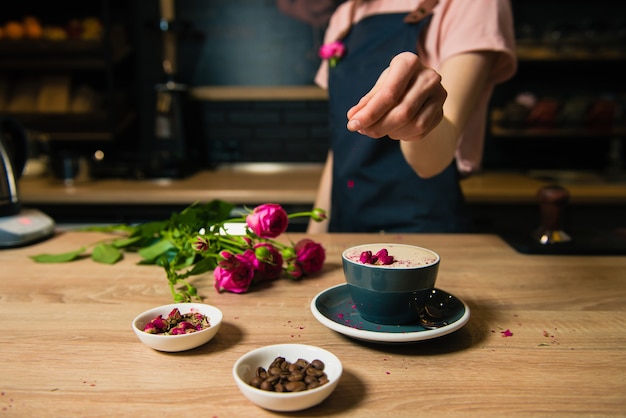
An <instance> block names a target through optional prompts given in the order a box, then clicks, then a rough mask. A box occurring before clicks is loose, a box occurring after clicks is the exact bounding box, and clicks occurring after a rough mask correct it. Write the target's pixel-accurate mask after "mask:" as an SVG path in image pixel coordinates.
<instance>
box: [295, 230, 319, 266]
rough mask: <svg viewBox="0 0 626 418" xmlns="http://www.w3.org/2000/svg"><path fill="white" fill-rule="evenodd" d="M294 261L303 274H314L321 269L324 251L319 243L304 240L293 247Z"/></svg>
mask: <svg viewBox="0 0 626 418" xmlns="http://www.w3.org/2000/svg"><path fill="white" fill-rule="evenodd" d="M295 250H296V261H297V263H298V264H299V265H300V266H301V267H302V270H303V271H304V273H315V272H318V271H320V270H321V269H322V266H323V265H324V260H325V259H326V251H324V247H322V246H321V245H320V244H319V243H317V242H314V241H313V240H311V239H309V238H304V239H302V240H300V241H298V243H297V244H296V246H295Z"/></svg>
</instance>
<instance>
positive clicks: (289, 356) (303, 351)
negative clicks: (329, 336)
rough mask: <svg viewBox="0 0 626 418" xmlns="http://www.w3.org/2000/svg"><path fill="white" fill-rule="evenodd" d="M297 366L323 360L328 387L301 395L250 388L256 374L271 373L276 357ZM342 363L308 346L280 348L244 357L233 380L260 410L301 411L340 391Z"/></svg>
mask: <svg viewBox="0 0 626 418" xmlns="http://www.w3.org/2000/svg"><path fill="white" fill-rule="evenodd" d="M279 356H281V357H284V358H285V360H287V361H289V362H291V363H294V362H296V361H297V360H298V359H304V360H307V361H308V362H312V361H313V360H321V361H322V362H324V365H325V368H324V372H325V373H326V376H327V377H328V383H326V384H324V385H321V386H318V387H316V388H314V389H308V390H303V391H301V392H270V391H267V390H262V389H257V388H255V387H254V386H251V385H249V384H248V382H249V381H250V379H252V377H254V376H255V374H256V370H257V368H259V367H263V368H264V369H266V370H267V368H268V367H269V365H270V364H271V363H272V362H273V361H274V359H276V357H279ZM342 371H343V369H342V365H341V361H340V360H339V359H338V358H337V356H335V355H334V354H333V353H331V352H330V351H327V350H324V349H323V348H319V347H315V346H311V345H305V344H276V345H268V346H265V347H261V348H257V349H255V350H252V351H250V352H248V353H246V354H244V355H243V356H241V357H240V358H239V359H238V360H237V361H236V362H235V365H234V366H233V377H234V378H235V382H237V386H238V387H239V390H241V392H242V393H243V394H244V396H245V397H246V398H248V399H249V400H251V401H252V402H254V403H255V404H257V405H258V406H260V407H262V408H265V409H269V410H272V411H283V412H287V411H299V410H302V409H306V408H310V407H312V406H315V405H317V404H319V403H321V402H322V401H323V400H324V399H326V398H327V397H328V396H329V395H330V394H331V393H332V392H333V390H335V388H336V387H337V384H338V383H339V379H340V378H341V373H342Z"/></svg>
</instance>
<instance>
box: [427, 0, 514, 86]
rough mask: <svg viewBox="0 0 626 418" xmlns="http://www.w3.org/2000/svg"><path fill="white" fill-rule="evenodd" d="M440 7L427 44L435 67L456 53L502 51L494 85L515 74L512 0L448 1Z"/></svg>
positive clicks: (428, 53) (493, 73) (442, 2)
mask: <svg viewBox="0 0 626 418" xmlns="http://www.w3.org/2000/svg"><path fill="white" fill-rule="evenodd" d="M440 6H441V7H440V8H439V9H436V10H435V15H434V16H433V21H432V23H431V24H432V27H431V28H429V33H428V36H427V39H426V45H425V49H426V54H427V55H428V56H429V58H430V59H429V61H431V62H430V65H431V66H432V67H433V68H435V69H438V68H439V67H440V65H441V63H442V62H443V61H445V60H446V59H447V58H449V57H451V56H453V55H456V54H461V53H464V52H472V51H485V50H486V51H497V52H501V54H499V57H498V60H497V62H496V65H495V66H494V69H493V71H492V74H491V77H490V79H491V81H492V82H493V83H494V84H496V83H499V82H502V81H504V80H506V79H508V78H510V77H511V76H512V75H513V74H514V73H515V70H516V63H517V61H516V57H515V34H514V29H513V13H512V10H511V5H510V2H509V1H508V0H448V1H441V4H440Z"/></svg>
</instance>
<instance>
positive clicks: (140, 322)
mask: <svg viewBox="0 0 626 418" xmlns="http://www.w3.org/2000/svg"><path fill="white" fill-rule="evenodd" d="M174 308H178V310H179V311H180V313H181V314H186V313H189V312H191V311H192V310H193V311H197V312H200V313H202V314H204V315H206V316H207V317H208V318H209V323H210V324H211V326H210V327H208V328H205V329H203V330H201V331H196V332H192V333H189V334H181V335H160V334H149V333H147V332H144V331H143V329H144V327H145V326H146V324H147V323H148V322H150V321H151V320H152V319H154V318H156V317H157V316H159V315H163V317H164V318H165V317H167V315H168V314H169V313H170V312H171V311H172V310H173V309H174ZM221 324H222V311H220V310H219V309H217V308H216V307H215V306H211V305H206V304H204V303H172V304H170V305H163V306H159V307H156V308H152V309H149V310H147V311H145V312H143V313H141V314H139V315H137V317H136V318H135V319H134V320H133V331H135V334H136V335H137V337H139V339H140V340H141V342H143V343H144V344H146V345H147V346H149V347H151V348H154V349H155V350H159V351H168V352H175V351H185V350H190V349H192V348H196V347H199V346H201V345H202V344H205V343H207V342H208V341H210V340H211V339H212V338H213V337H215V334H217V331H218V330H219V329H220V325H221Z"/></svg>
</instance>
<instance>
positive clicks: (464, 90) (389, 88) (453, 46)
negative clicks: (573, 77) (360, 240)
mask: <svg viewBox="0 0 626 418" xmlns="http://www.w3.org/2000/svg"><path fill="white" fill-rule="evenodd" d="M333 41H339V42H341V44H342V47H345V53H343V54H342V55H341V56H340V57H335V58H334V59H332V64H333V65H332V66H331V65H329V61H331V60H327V61H324V62H323V63H322V65H321V67H320V69H319V71H318V74H317V77H316V82H317V83H318V84H319V85H320V86H322V87H324V88H328V92H329V108H330V132H331V149H330V151H329V153H328V159H327V161H326V165H325V168H324V172H323V174H322V178H321V180H320V186H319V191H318V197H317V200H316V203H315V206H316V207H320V208H324V209H326V210H327V213H328V220H327V221H325V222H321V223H311V224H310V225H309V228H308V232H309V233H317V232H324V231H326V230H328V231H331V232H377V231H387V232H464V231H468V230H469V221H468V217H467V215H466V213H465V202H464V198H463V195H462V192H461V188H460V185H459V181H460V178H461V177H462V176H467V175H471V174H472V173H473V172H475V171H476V170H478V169H479V168H480V163H481V158H482V150H483V142H484V133H485V124H486V118H487V107H488V102H489V99H490V97H491V94H492V92H493V88H494V86H495V85H496V84H497V83H500V82H503V81H505V80H507V79H508V78H510V77H511V76H512V75H513V74H514V73H515V70H516V59H515V42H514V33H513V18H512V12H511V6H510V4H509V2H508V0H439V1H436V0H370V1H367V0H363V1H359V0H352V1H349V2H346V3H343V4H342V5H341V6H340V7H339V8H338V9H337V10H336V11H335V13H334V14H333V16H332V18H331V20H330V23H329V26H328V29H327V31H326V35H325V42H326V43H327V44H328V43H331V42H333Z"/></svg>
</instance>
